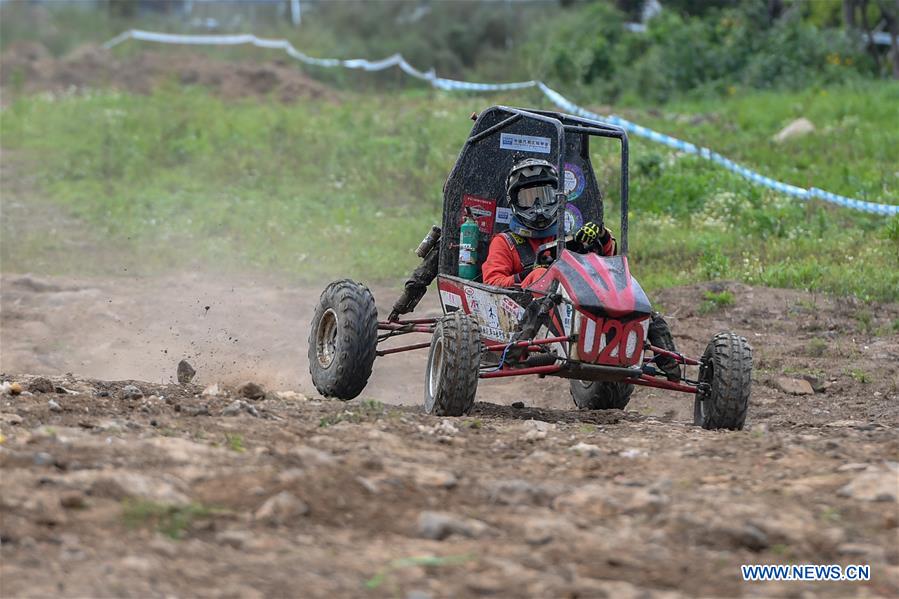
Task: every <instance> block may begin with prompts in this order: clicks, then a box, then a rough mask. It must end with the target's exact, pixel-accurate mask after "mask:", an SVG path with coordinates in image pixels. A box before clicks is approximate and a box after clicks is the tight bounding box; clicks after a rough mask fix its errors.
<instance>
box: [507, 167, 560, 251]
mask: <svg viewBox="0 0 899 599" xmlns="http://www.w3.org/2000/svg"><path fill="white" fill-rule="evenodd" d="M558 185H559V174H558V172H557V171H556V167H554V166H553V165H552V164H551V163H549V162H547V161H546V160H540V159H538V158H525V159H524V160H521V161H519V162H516V163H515V165H514V166H513V167H512V170H511V171H509V176H508V177H507V178H506V196H507V197H508V199H509V207H510V208H512V214H514V215H515V220H516V221H518V222H517V223H516V224H518V225H520V226H521V227H524V228H526V229H530V231H532V232H534V233H537V234H544V233H545V234H547V235H551V234H552V233H553V231H551V230H549V229H550V228H551V227H552V226H553V225H554V224H556V222H557V221H558V220H559V214H558V210H559V205H558V204H559V203H558V200H556V187H557V186H558ZM513 228H515V227H513Z"/></svg>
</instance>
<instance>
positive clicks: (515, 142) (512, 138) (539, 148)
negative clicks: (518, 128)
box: [499, 133, 552, 154]
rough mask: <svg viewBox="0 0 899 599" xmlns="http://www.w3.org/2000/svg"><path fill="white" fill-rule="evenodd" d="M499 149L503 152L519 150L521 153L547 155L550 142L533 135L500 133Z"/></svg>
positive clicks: (550, 145) (546, 138)
mask: <svg viewBox="0 0 899 599" xmlns="http://www.w3.org/2000/svg"><path fill="white" fill-rule="evenodd" d="M499 147H500V148H501V149H503V150H520V151H523V152H536V153H538V154H549V152H550V148H551V147H552V140H551V139H550V138H548V137H537V136H534V135H518V134H517V133H500V134H499Z"/></svg>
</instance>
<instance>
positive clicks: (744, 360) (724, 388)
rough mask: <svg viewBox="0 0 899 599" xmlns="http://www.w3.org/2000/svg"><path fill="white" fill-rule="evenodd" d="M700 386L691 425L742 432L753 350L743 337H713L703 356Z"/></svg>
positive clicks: (723, 334) (750, 384)
mask: <svg viewBox="0 0 899 599" xmlns="http://www.w3.org/2000/svg"><path fill="white" fill-rule="evenodd" d="M699 383H700V387H701V389H700V392H699V393H697V394H696V399H695V400H694V402H693V423H694V424H696V425H698V426H701V427H702V428H705V429H719V428H725V429H730V430H741V429H742V428H743V423H744V422H745V421H746V411H747V409H748V408H749V393H750V391H751V388H752V348H751V347H749V343H748V342H747V341H746V338H745V337H740V336H738V335H735V334H734V333H719V334H717V335H715V337H713V338H712V340H711V342H709V345H708V347H706V350H705V353H704V354H703V355H702V360H701V361H700V366H699Z"/></svg>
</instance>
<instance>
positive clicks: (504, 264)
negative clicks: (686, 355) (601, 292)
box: [481, 158, 680, 381]
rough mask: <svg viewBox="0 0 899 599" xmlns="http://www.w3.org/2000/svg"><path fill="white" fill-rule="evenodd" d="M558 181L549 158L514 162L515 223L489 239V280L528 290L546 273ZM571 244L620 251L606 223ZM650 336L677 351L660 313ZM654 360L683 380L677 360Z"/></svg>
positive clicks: (509, 190)
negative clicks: (541, 252) (544, 248)
mask: <svg viewBox="0 0 899 599" xmlns="http://www.w3.org/2000/svg"><path fill="white" fill-rule="evenodd" d="M558 183H559V175H558V173H557V172H556V168H555V167H554V166H553V165H552V164H551V163H549V162H547V161H546V160H540V159H537V158H526V159H524V160H521V161H519V162H517V163H515V165H513V166H512V170H511V171H509V176H508V177H507V178H506V195H507V199H508V200H509V206H511V208H512V221H511V222H510V223H509V230H508V231H506V232H504V233H500V234H499V235H497V236H495V237H494V238H493V240H492V241H491V242H490V249H489V251H488V252H487V260H485V261H484V265H483V267H482V269H481V272H482V274H483V277H484V278H483V281H484V282H485V283H486V284H488V285H495V286H497V287H521V288H527V287H528V286H530V285H531V284H532V283H534V282H535V281H536V280H537V279H539V278H540V277H542V276H543V274H544V273H545V272H546V266H547V265H546V264H545V263H543V262H541V258H542V257H540V256H537V250H538V248H539V247H540V246H541V245H543V244H545V243H549V242H551V241H554V240H555V238H556V233H557V231H558V224H557V223H558V220H559V201H558V199H557V198H556V186H557V185H558ZM568 248H569V249H571V250H573V251H577V252H582V253H583V252H596V253H597V254H599V255H600V256H613V255H615V253H616V252H617V251H618V247H617V244H616V242H615V238H614V237H612V233H611V231H609V230H608V229H607V228H605V226H603V223H602V222H599V223H595V222H588V223H586V224H585V225H584V226H583V227H581V228H580V229H578V230H577V231H576V232H575V234H574V241H573V242H569V244H568ZM647 337H648V339H649V342H650V343H652V344H653V345H655V346H656V347H661V348H666V349H669V350H670V351H677V350H676V348H675V345H674V339H672V337H671V331H670V329H669V328H668V323H667V322H665V319H664V318H662V316H661V315H660V314H659V313H658V312H653V313H652V315H651V319H650V322H649V332H648V335H647ZM655 363H656V365H657V366H658V367H659V369H661V370H662V372H664V373H665V375H666V376H667V378H668V380H671V381H677V380H680V367H679V366H678V364H677V362H676V361H675V360H674V359H673V358H670V357H668V356H661V355H658V356H656V357H655Z"/></svg>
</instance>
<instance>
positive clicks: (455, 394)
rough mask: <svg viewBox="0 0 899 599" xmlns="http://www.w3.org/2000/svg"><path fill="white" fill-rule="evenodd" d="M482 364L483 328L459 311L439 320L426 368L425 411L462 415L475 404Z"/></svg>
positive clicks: (442, 414)
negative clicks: (479, 371)
mask: <svg viewBox="0 0 899 599" xmlns="http://www.w3.org/2000/svg"><path fill="white" fill-rule="evenodd" d="M480 366H481V331H480V328H479V327H478V323H477V322H476V321H475V320H474V319H473V318H471V317H470V316H468V315H467V314H465V313H463V312H461V311H456V312H452V313H450V314H447V315H446V316H444V317H443V318H442V319H441V320H440V321H438V322H437V327H436V328H435V330H434V337H433V338H432V339H431V351H430V353H429V354H428V367H427V369H426V370H425V398H424V399H425V412H427V413H428V414H435V415H437V416H462V415H463V414H467V413H468V412H469V411H470V410H471V407H472V406H473V405H474V398H475V395H476V394H477V392H478V370H479V369H480Z"/></svg>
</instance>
